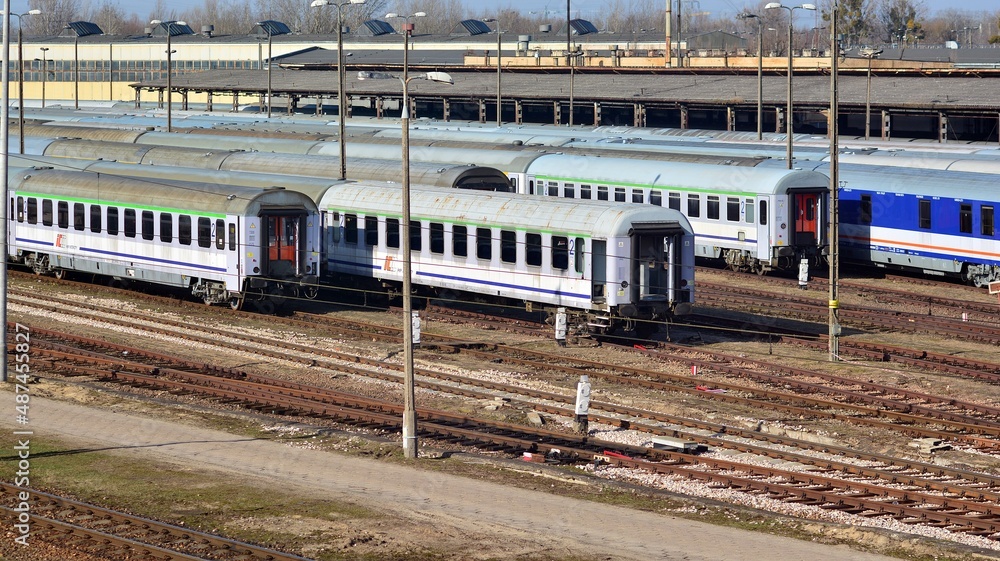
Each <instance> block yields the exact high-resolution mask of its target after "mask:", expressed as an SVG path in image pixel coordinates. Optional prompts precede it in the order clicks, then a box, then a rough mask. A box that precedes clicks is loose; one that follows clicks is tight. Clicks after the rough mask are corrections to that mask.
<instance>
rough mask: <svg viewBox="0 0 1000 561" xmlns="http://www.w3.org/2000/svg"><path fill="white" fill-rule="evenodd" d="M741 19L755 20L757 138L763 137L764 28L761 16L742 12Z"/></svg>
mask: <svg viewBox="0 0 1000 561" xmlns="http://www.w3.org/2000/svg"><path fill="white" fill-rule="evenodd" d="M739 17H740V18H742V19H745V20H746V19H755V20H757V140H762V139H763V138H764V128H763V127H764V30H763V29H762V28H763V22H762V21H761V17H760V16H758V15H757V14H750V13H743V14H740V16H739Z"/></svg>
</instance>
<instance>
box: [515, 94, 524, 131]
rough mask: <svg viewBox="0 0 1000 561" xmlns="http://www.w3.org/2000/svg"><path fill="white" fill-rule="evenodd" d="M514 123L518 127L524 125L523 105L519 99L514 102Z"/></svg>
mask: <svg viewBox="0 0 1000 561" xmlns="http://www.w3.org/2000/svg"><path fill="white" fill-rule="evenodd" d="M514 122H515V123H517V124H519V125H521V124H524V104H523V103H522V102H521V100H520V99H518V100H516V101H515V102H514Z"/></svg>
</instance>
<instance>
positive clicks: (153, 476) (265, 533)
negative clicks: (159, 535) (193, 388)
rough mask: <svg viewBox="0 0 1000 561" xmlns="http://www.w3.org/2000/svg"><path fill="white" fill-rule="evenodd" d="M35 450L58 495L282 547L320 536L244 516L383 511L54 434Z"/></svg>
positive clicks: (40, 484) (319, 516)
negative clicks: (84, 445) (72, 442)
mask: <svg viewBox="0 0 1000 561" xmlns="http://www.w3.org/2000/svg"><path fill="white" fill-rule="evenodd" d="M31 451H32V463H31V484H32V486H33V487H35V488H37V489H42V490H49V489H51V490H53V492H54V493H56V494H60V495H69V496H73V497H75V498H77V499H79V500H82V501H86V502H90V503H95V504H98V505H101V506H107V507H108V508H113V509H116V510H124V511H127V512H132V513H135V514H139V515H141V516H145V517H149V518H155V519H158V520H163V521H166V522H169V523H172V524H177V525H180V526H185V527H188V528H192V529H196V530H200V531H205V532H213V533H215V532H219V531H220V529H225V532H224V533H225V535H227V536H230V537H232V538H234V539H239V540H245V541H250V542H255V543H262V544H268V545H271V546H272V547H280V548H281V549H287V548H288V547H289V546H291V547H293V548H298V547H302V546H304V545H307V544H312V543H314V539H315V538H316V537H318V536H317V535H315V533H313V535H309V534H305V535H303V534H298V533H294V532H287V531H282V530H281V528H282V527H284V526H285V525H284V524H280V523H277V522H275V523H271V524H262V525H260V524H246V523H244V521H246V520H271V519H273V520H280V519H283V518H285V517H289V516H293V515H294V516H296V517H301V518H309V519H312V520H316V521H320V522H333V521H342V520H350V521H362V522H364V523H369V522H371V521H372V520H378V519H380V518H382V515H381V514H379V513H377V512H375V511H372V510H370V509H367V508H364V507H362V506H359V505H357V504H353V503H347V502H338V501H332V500H327V499H323V500H320V499H316V498H310V497H308V496H307V493H305V492H302V491H297V490H285V489H282V488H280V487H275V486H262V485H261V484H260V483H259V482H255V481H251V480H250V479H249V478H247V479H243V478H239V477H236V478H234V477H233V476H231V475H221V474H217V473H211V472H202V471H196V470H192V469H189V468H185V467H182V466H179V465H175V464H171V463H169V462H161V461H150V460H137V459H133V458H130V457H127V456H125V455H122V454H117V453H113V452H109V451H101V450H88V449H79V448H73V447H72V446H69V445H64V444H62V443H60V442H58V441H57V440H54V439H52V438H49V437H46V438H45V439H44V440H40V441H38V442H32V449H31ZM3 459H4V460H9V459H10V458H9V457H8V458H3ZM4 464H5V467H4V469H3V471H4V472H7V473H4V476H5V477H9V476H10V475H12V473H13V469H11V468H12V462H9V461H5V462H4ZM321 525H322V524H321ZM331 527H332V525H331ZM320 534H321V535H322V537H332V538H336V536H326V535H325V532H321V533H320Z"/></svg>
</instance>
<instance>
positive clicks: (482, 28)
mask: <svg viewBox="0 0 1000 561" xmlns="http://www.w3.org/2000/svg"><path fill="white" fill-rule="evenodd" d="M455 29H456V31H457V33H453V35H455V34H458V35H462V34H463V33H462V32H461V31H460V30H461V29H464V30H465V32H466V33H464V34H467V35H482V34H483V33H489V32H490V31H492V30H491V29H490V26H488V25H486V24H485V23H484V22H482V21H480V20H478V19H466V20H462V21H461V22H459V24H458V26H456V27H455Z"/></svg>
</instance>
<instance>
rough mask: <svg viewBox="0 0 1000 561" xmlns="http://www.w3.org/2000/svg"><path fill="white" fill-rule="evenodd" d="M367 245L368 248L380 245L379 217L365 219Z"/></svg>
mask: <svg viewBox="0 0 1000 561" xmlns="http://www.w3.org/2000/svg"><path fill="white" fill-rule="evenodd" d="M365 245H366V246H368V247H373V246H376V245H378V216H366V217H365Z"/></svg>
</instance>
